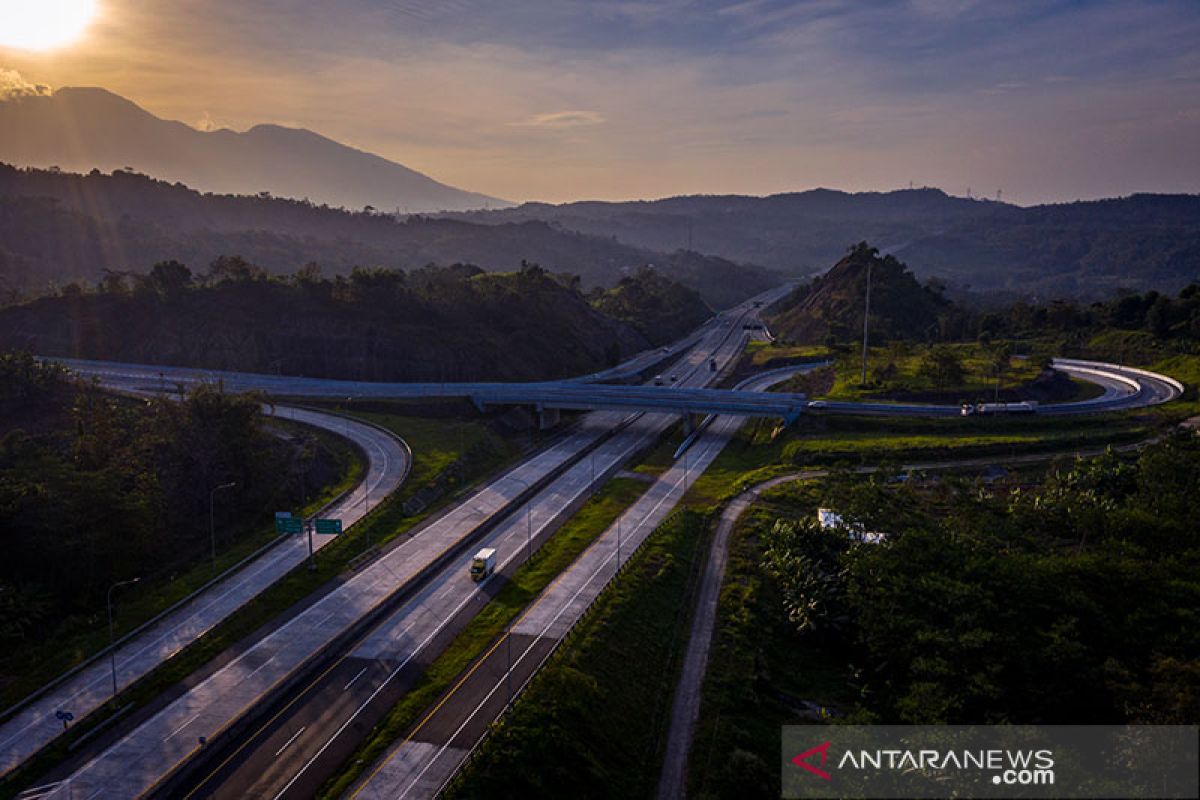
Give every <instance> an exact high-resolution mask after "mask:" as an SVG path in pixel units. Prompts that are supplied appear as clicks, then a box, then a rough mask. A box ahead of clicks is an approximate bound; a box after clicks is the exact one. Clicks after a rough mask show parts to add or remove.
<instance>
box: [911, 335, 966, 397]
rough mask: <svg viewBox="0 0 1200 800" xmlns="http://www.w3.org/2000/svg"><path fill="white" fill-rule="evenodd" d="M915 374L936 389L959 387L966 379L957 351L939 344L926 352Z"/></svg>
mask: <svg viewBox="0 0 1200 800" xmlns="http://www.w3.org/2000/svg"><path fill="white" fill-rule="evenodd" d="M917 374H918V375H920V376H921V377H923V378H925V379H927V380H929V381H930V382H931V383H932V384H933V385H934V386H936V387H937V388H938V389H948V388H950V387H953V386H961V385H962V383H963V379H964V378H965V377H966V371H965V370H964V369H963V363H962V358H961V357H960V356H959V354H958V351H957V350H955V349H954V348H953V347H948V346H946V345H941V344H937V345H933V346H931V347H930V348H929V349H928V350H926V352H925V356H924V357H923V358H922V359H921V364H920V366H919V367H918V368H917Z"/></svg>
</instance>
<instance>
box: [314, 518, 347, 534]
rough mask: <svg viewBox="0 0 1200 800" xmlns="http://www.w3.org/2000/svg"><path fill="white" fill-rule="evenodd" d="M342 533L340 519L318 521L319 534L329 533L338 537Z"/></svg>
mask: <svg viewBox="0 0 1200 800" xmlns="http://www.w3.org/2000/svg"><path fill="white" fill-rule="evenodd" d="M341 532H342V521H341V520H340V519H319V520H317V533H327V534H333V535H334V536H337V535H338V534H339V533H341Z"/></svg>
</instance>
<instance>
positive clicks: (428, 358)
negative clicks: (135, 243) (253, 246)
mask: <svg viewBox="0 0 1200 800" xmlns="http://www.w3.org/2000/svg"><path fill="white" fill-rule="evenodd" d="M610 293H611V294H612V296H611V297H610ZM631 296H637V297H638V298H639V302H638V303H632V302H630V301H629V298H630V297H631ZM593 304H594V305H593ZM597 307H599V308H604V309H611V310H612V313H614V314H619V315H620V319H615V318H614V317H613V316H609V315H607V314H606V313H604V312H603V311H601V310H597ZM664 311H666V312H668V313H661V312H664ZM711 314H712V311H711V310H710V309H709V308H708V307H707V306H705V305H704V304H703V303H702V302H698V301H697V299H696V297H695V295H694V293H692V292H690V291H688V290H686V289H684V288H683V287H681V286H679V285H678V284H676V283H674V282H671V281H668V280H665V279H663V278H661V276H658V275H656V274H655V273H653V272H652V271H651V272H643V273H640V274H639V275H637V276H634V277H632V278H629V279H627V280H626V281H625V282H623V284H622V285H621V287H619V288H617V289H614V290H608V291H605V290H598V291H593V292H592V293H590V295H589V296H585V295H584V294H583V293H582V292H581V290H580V289H579V287H578V285H577V282H576V281H573V280H572V279H570V278H564V277H561V276H554V275H550V274H549V273H547V272H546V271H545V270H543V269H541V268H540V267H537V266H533V265H527V266H526V267H524V268H523V269H521V270H520V271H518V272H514V273H488V272H483V271H482V270H480V269H478V268H476V267H472V266H467V265H453V266H450V267H444V268H433V267H429V268H423V269H419V270H414V271H412V272H409V273H404V272H399V271H391V270H382V269H357V270H355V271H353V272H352V273H351V274H350V276H349V277H348V278H345V277H341V276H339V277H336V278H334V279H332V280H331V279H327V278H323V277H322V276H321V274H320V271H319V270H318V269H317V268H316V267H315V266H313V267H309V268H307V269H305V270H302V271H301V272H299V273H297V274H295V275H293V276H292V277H291V278H289V279H281V278H277V277H271V276H269V275H267V274H266V273H265V272H264V271H262V270H261V269H259V268H256V267H254V266H252V265H250V264H248V263H247V262H245V261H243V260H242V259H221V260H218V261H217V262H215V263H214V264H213V265H212V267H211V268H210V270H209V271H208V273H207V274H205V275H204V276H193V275H192V273H191V270H189V269H188V268H187V267H186V266H184V265H182V264H179V263H174V262H168V263H160V264H158V265H156V266H155V267H154V268H153V269H152V270H151V271H150V273H149V274H148V275H146V276H140V275H139V276H120V275H110V276H109V278H108V279H107V280H106V281H105V282H104V283H103V284H102V285H101V286H100V287H99V288H98V289H97V290H95V291H83V290H80V289H70V290H68V291H66V292H64V293H62V294H60V295H59V296H55V297H43V298H40V299H38V300H35V301H32V302H30V303H26V304H23V305H17V306H12V307H9V308H7V309H4V310H2V311H0V349H5V350H22V351H25V352H31V353H37V354H40V355H46V356H61V357H79V358H96V359H110V360H117V361H131V362H138V363H151V364H174V365H185V366H196V367H208V368H213V369H227V370H244V371H252V372H279V373H282V374H287V375H309V376H314V377H330V378H348V379H361V380H378V381H389V380H390V381H446V380H536V379H546V378H554V377H565V376H570V375H576V374H581V373H587V372H593V371H595V370H597V369H599V368H601V367H605V366H608V365H611V364H614V363H616V362H617V361H619V360H621V359H623V358H625V357H627V356H630V355H632V354H634V353H636V352H638V351H641V350H644V349H646V348H648V347H651V346H653V345H660V344H663V343H665V342H667V341H670V340H672V339H674V338H676V337H677V336H680V335H682V334H684V333H686V332H687V331H689V330H691V329H692V328H694V327H696V326H697V325H699V324H700V323H701V322H703V321H704V320H705V319H706V318H708V317H709V316H710V315H711Z"/></svg>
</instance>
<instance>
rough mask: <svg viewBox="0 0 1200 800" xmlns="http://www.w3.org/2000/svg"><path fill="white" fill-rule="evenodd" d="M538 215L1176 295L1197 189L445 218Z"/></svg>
mask: <svg viewBox="0 0 1200 800" xmlns="http://www.w3.org/2000/svg"><path fill="white" fill-rule="evenodd" d="M452 216H454V217H455V218H457V219H465V220H470V221H472V222H481V223H492V224H500V223H511V222H516V221H522V220H529V219H540V220H546V221H548V222H551V223H552V224H555V225H559V226H561V227H563V228H567V229H571V230H578V231H583V232H585V233H590V234H594V235H597V236H611V237H614V238H616V239H619V240H620V241H623V242H629V243H630V244H634V245H639V246H641V247H647V248H651V249H657V250H662V249H674V248H677V247H684V246H688V247H691V248H694V249H696V250H698V251H700V252H704V253H711V254H713V255H717V256H721V257H723V258H727V259H730V260H733V261H739V262H750V263H755V264H761V265H762V266H764V267H767V268H770V269H775V270H778V271H780V272H782V273H784V274H787V275H811V274H813V273H816V272H821V271H824V270H825V269H826V268H828V266H829V265H830V264H831V263H833V262H835V261H837V260H838V259H839V258H840V257H841V256H842V254H843V253H845V251H846V248H847V246H848V245H850V244H851V243H853V242H857V241H862V240H867V241H870V242H872V243H877V244H878V245H879V249H880V250H881V251H883V252H885V253H891V254H894V255H895V256H897V257H898V258H900V259H901V260H903V261H905V262H906V263H907V264H908V266H909V267H910V268H911V269H912V270H913V272H914V273H915V274H916V275H917V276H918V277H920V278H922V279H928V278H932V277H936V278H939V279H940V280H942V281H944V282H945V283H947V284H950V285H951V286H954V287H958V288H960V289H961V288H967V287H969V288H971V289H973V290H978V291H989V292H994V291H1002V292H1007V293H1011V294H1021V295H1032V296H1039V297H1043V298H1045V297H1054V296H1076V297H1086V298H1098V297H1104V296H1108V295H1110V294H1111V293H1112V292H1114V291H1116V290H1117V289H1121V288H1131V289H1147V288H1158V289H1162V290H1167V291H1174V290H1177V289H1179V288H1180V287H1182V286H1184V285H1186V284H1188V283H1191V282H1193V281H1196V280H1197V279H1200V195H1190V194H1189V195H1160V194H1136V195H1132V196H1130V197H1124V198H1116V199H1111V200H1095V201H1086V202H1077V203H1065V204H1055V205H1042V206H1031V207H1021V206H1016V205H1011V204H1007V203H1001V202H997V201H992V200H972V199H970V198H963V197H953V196H950V195H947V194H946V193H945V192H943V191H941V190H939V189H928V188H924V189H909V190H900V191H893V192H862V193H857V194H851V193H847V192H840V191H833V190H829V189H814V190H812V191H806V192H796V193H789V194H777V195H771V196H769V197H746V196H740V195H725V196H704V195H696V196H690V197H673V198H667V199H663V200H654V201H638V202H625V203H602V202H578V203H566V204H562V205H557V206H555V205H547V204H544V203H526V204H523V205H520V206H517V207H515V208H510V209H505V210H499V211H488V212H482V211H480V212H469V213H464V214H455V215H452Z"/></svg>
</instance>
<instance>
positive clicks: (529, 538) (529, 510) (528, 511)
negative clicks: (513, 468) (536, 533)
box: [509, 475, 533, 563]
mask: <svg viewBox="0 0 1200 800" xmlns="http://www.w3.org/2000/svg"><path fill="white" fill-rule="evenodd" d="M509 477H510V478H512V479H513V480H514V481H517V482H519V483H521V484H523V485H524V486H525V488H526V489H527V490H528V489H532V488H533V484H532V483H530V482H529V481H527V480H525V479H524V478H518V477H517V476H516V475H509ZM525 523H526V528H527V530H526V533H525V546H526V550H527V555H526V556H525V561H526V562H527V563H528V562H530V561H533V498H532V497H531V498H529V500H527V501H526V503H525Z"/></svg>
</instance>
